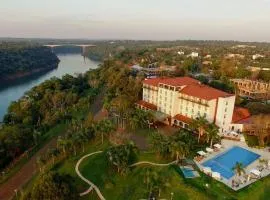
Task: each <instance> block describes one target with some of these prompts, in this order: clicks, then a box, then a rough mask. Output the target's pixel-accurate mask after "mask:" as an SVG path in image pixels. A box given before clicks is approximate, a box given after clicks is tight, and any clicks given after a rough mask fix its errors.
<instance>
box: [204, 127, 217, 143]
mask: <svg viewBox="0 0 270 200" xmlns="http://www.w3.org/2000/svg"><path fill="white" fill-rule="evenodd" d="M218 133H219V129H218V127H217V125H215V124H214V123H211V124H209V125H208V126H207V128H206V134H207V142H209V140H210V147H212V146H213V141H214V140H215V139H218V138H219V135H218Z"/></svg>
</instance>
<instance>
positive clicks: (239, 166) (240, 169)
mask: <svg viewBox="0 0 270 200" xmlns="http://www.w3.org/2000/svg"><path fill="white" fill-rule="evenodd" d="M233 170H234V171H235V172H236V173H237V174H238V176H241V175H242V173H246V172H245V169H244V165H243V164H242V163H240V162H236V163H235V166H234V167H233Z"/></svg>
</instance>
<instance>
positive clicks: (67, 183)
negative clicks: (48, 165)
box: [29, 172, 79, 200]
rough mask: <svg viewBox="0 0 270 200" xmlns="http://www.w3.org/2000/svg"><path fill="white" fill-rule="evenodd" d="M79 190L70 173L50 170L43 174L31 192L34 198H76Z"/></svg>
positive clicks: (52, 199)
mask: <svg viewBox="0 0 270 200" xmlns="http://www.w3.org/2000/svg"><path fill="white" fill-rule="evenodd" d="M77 194H78V192H77V190H76V187H75V186H74V180H73V178H72V177H71V176H69V175H60V174H58V173H53V172H48V173H45V174H42V175H41V177H40V178H39V179H38V181H37V182H36V183H35V184H34V186H33V189H32V190H31V192H30V195H29V196H30V198H29V199H32V200H44V199H46V200H66V199H70V200H76V199H78V198H79V197H78V195H77Z"/></svg>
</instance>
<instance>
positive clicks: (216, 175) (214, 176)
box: [212, 172, 221, 179]
mask: <svg viewBox="0 0 270 200" xmlns="http://www.w3.org/2000/svg"><path fill="white" fill-rule="evenodd" d="M212 177H213V178H215V179H220V178H221V176H220V173H218V172H213V173H212Z"/></svg>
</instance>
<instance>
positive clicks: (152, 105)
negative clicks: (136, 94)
mask: <svg viewBox="0 0 270 200" xmlns="http://www.w3.org/2000/svg"><path fill="white" fill-rule="evenodd" d="M136 104H138V105H140V106H143V107H145V108H148V109H150V110H157V106H156V105H154V104H151V103H148V102H146V101H143V100H140V101H138V102H137V103H136Z"/></svg>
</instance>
